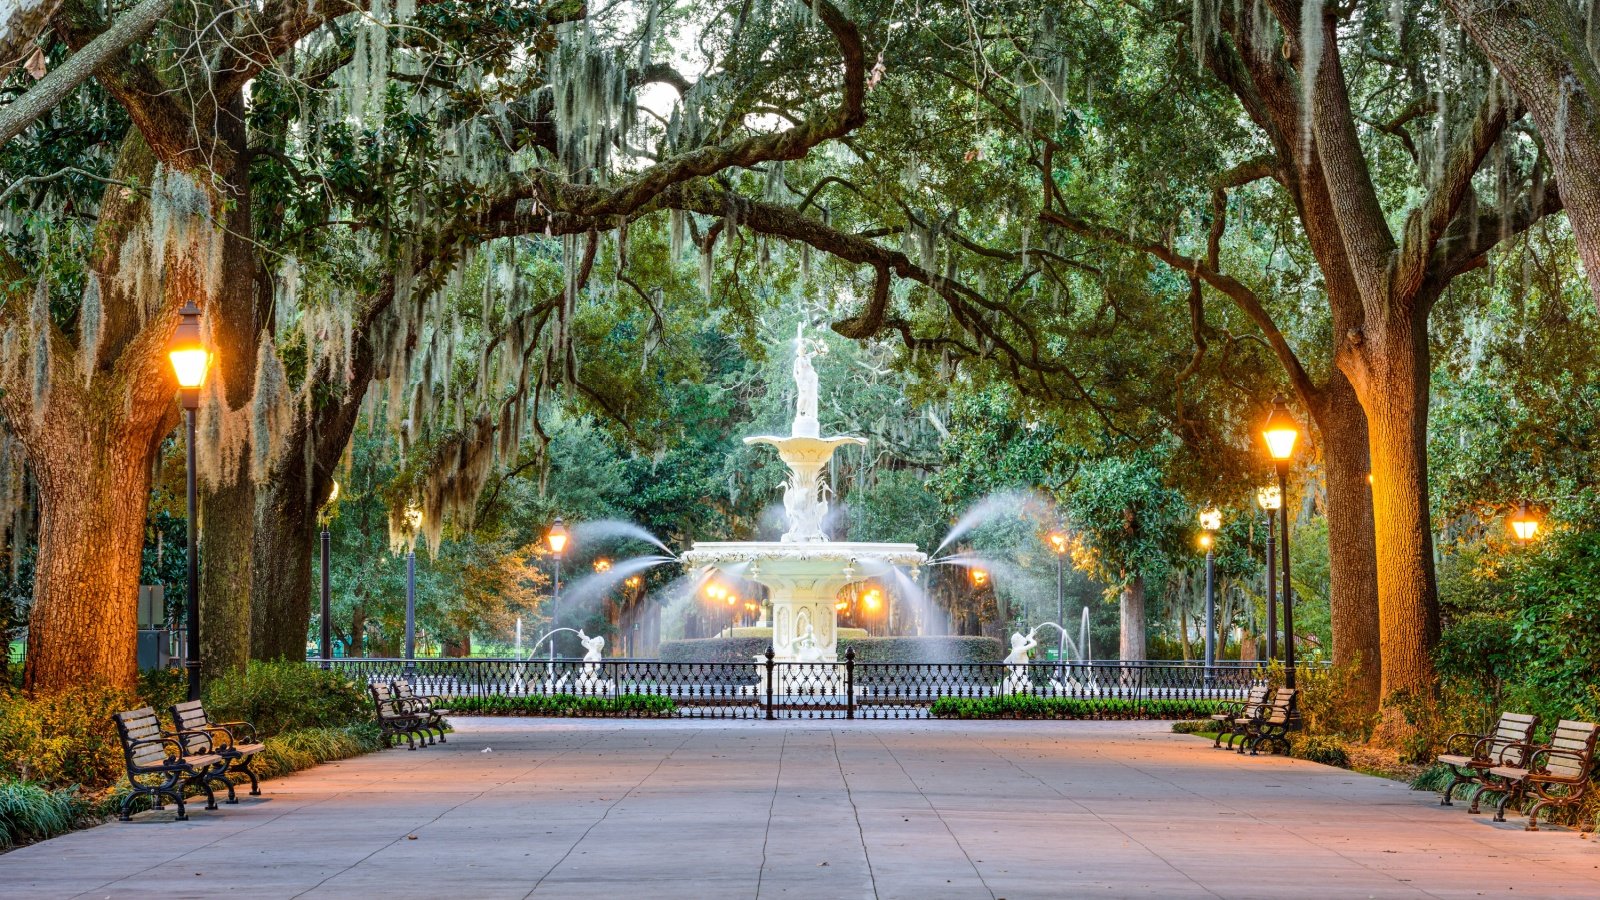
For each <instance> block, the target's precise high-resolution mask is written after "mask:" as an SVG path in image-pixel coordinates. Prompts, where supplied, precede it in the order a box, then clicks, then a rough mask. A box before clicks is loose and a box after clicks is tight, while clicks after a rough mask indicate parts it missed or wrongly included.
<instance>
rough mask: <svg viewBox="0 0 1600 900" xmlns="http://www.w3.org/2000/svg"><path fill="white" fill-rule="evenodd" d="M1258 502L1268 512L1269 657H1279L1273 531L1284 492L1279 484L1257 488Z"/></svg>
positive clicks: (1276, 570)
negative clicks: (1279, 488) (1279, 487)
mask: <svg viewBox="0 0 1600 900" xmlns="http://www.w3.org/2000/svg"><path fill="white" fill-rule="evenodd" d="M1256 503H1257V505H1259V506H1260V507H1261V508H1262V509H1264V510H1266V512H1267V659H1269V660H1273V659H1277V658H1278V567H1277V565H1276V563H1275V561H1274V559H1273V551H1274V547H1273V543H1274V539H1273V533H1274V532H1275V531H1276V530H1277V527H1278V510H1279V509H1282V508H1283V492H1282V491H1280V490H1278V486H1277V485H1275V484H1273V485H1268V486H1266V487H1263V488H1257V489H1256Z"/></svg>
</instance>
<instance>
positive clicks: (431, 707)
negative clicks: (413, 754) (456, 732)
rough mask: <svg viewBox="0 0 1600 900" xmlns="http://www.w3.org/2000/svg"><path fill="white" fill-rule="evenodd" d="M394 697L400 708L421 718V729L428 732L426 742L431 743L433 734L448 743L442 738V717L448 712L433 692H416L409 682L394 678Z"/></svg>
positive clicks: (443, 730) (443, 729)
mask: <svg viewBox="0 0 1600 900" xmlns="http://www.w3.org/2000/svg"><path fill="white" fill-rule="evenodd" d="M393 686H394V699H395V702H396V703H398V704H400V706H401V708H402V709H403V710H404V711H405V712H408V713H412V714H414V715H416V716H418V717H420V718H421V719H422V729H423V731H424V732H425V733H429V736H428V743H430V744H431V743H433V734H437V735H438V736H439V743H441V744H448V743H450V742H449V741H447V740H445V739H444V733H445V721H444V717H445V716H447V715H449V714H450V710H449V709H448V708H447V707H444V706H441V705H440V704H441V703H442V702H443V700H442V699H441V698H440V697H437V696H435V695H433V694H418V693H417V692H416V691H413V690H412V689H411V682H410V681H407V680H406V679H404V678H396V679H395V680H394V685H393Z"/></svg>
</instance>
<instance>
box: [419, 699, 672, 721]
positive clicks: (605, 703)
mask: <svg viewBox="0 0 1600 900" xmlns="http://www.w3.org/2000/svg"><path fill="white" fill-rule="evenodd" d="M449 705H450V711H451V712H452V713H456V714H460V715H479V716H622V715H644V716H670V715H672V713H673V711H674V710H676V709H677V704H676V703H674V702H673V701H672V698H671V697H667V696H663V695H661V694H619V695H618V696H615V697H580V696H578V695H576V694H550V695H517V696H508V695H505V694H490V695H488V696H483V697H452V698H450V701H449Z"/></svg>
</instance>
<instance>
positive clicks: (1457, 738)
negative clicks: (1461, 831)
mask: <svg viewBox="0 0 1600 900" xmlns="http://www.w3.org/2000/svg"><path fill="white" fill-rule="evenodd" d="M1538 725H1539V717H1538V716H1533V715H1528V714H1526V713H1514V712H1506V713H1501V714H1500V721H1499V722H1497V723H1496V724H1495V728H1494V731H1493V732H1491V733H1489V734H1470V733H1467V732H1462V733H1460V734H1453V735H1451V736H1450V739H1449V740H1447V741H1445V745H1444V750H1445V752H1443V753H1441V754H1439V756H1438V757H1436V758H1435V761H1436V762H1437V763H1438V764H1439V765H1442V766H1444V767H1445V768H1446V769H1448V770H1449V771H1450V786H1449V787H1446V788H1445V789H1444V796H1443V797H1441V798H1440V799H1439V804H1440V805H1441V806H1453V805H1454V804H1453V803H1451V802H1450V801H1451V795H1453V794H1454V793H1455V790H1456V788H1457V787H1460V786H1461V785H1463V784H1471V785H1476V786H1477V787H1476V788H1475V789H1474V790H1473V792H1472V805H1471V806H1469V807H1467V811H1468V812H1470V813H1473V814H1474V815H1476V814H1477V812H1478V798H1479V797H1480V796H1481V795H1482V794H1483V792H1484V789H1485V788H1489V787H1490V780H1489V770H1490V769H1492V768H1494V767H1495V766H1509V767H1511V768H1517V769H1520V768H1526V767H1527V765H1528V754H1529V752H1531V751H1530V748H1531V746H1532V742H1533V730H1534V729H1535V728H1537V727H1538Z"/></svg>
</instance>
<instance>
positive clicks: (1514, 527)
mask: <svg viewBox="0 0 1600 900" xmlns="http://www.w3.org/2000/svg"><path fill="white" fill-rule="evenodd" d="M1511 533H1512V534H1514V535H1516V536H1517V540H1519V541H1522V542H1524V543H1526V542H1528V541H1531V540H1533V539H1534V538H1535V537H1538V535H1539V517H1538V516H1536V515H1534V514H1533V510H1531V509H1529V508H1528V504H1527V501H1523V503H1522V504H1521V505H1520V506H1518V507H1517V511H1516V513H1515V514H1513V515H1512V516H1511Z"/></svg>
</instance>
